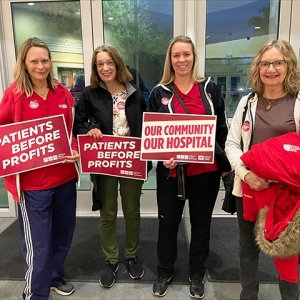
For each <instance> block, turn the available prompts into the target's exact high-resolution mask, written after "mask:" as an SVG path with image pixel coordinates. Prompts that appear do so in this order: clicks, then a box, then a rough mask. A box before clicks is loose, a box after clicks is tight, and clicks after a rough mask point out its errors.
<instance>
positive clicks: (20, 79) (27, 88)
mask: <svg viewBox="0 0 300 300" xmlns="http://www.w3.org/2000/svg"><path fill="white" fill-rule="evenodd" d="M32 47H40V48H44V49H46V50H47V51H48V54H49V60H50V62H51V53H50V50H49V48H48V46H47V44H46V43H45V42H43V41H42V40H40V39H38V38H36V37H33V38H29V39H27V40H26V41H25V42H24V43H23V44H22V46H21V48H20V50H19V53H18V57H17V62H16V66H15V69H14V81H15V82H16V92H17V93H23V92H24V93H25V94H26V96H27V97H29V96H31V95H32V94H33V84H32V81H31V78H30V75H29V73H28V71H27V70H26V66H25V60H26V55H27V52H28V50H29V49H30V48H32ZM47 85H48V88H52V89H56V84H55V81H54V75H53V68H52V63H51V67H50V72H49V74H48V76H47Z"/></svg>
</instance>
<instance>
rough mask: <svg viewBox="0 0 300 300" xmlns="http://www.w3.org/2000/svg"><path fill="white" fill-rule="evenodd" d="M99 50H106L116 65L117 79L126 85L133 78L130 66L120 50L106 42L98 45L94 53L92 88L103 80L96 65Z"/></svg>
mask: <svg viewBox="0 0 300 300" xmlns="http://www.w3.org/2000/svg"><path fill="white" fill-rule="evenodd" d="M99 52H106V53H107V54H108V55H109V56H110V57H111V59H112V60H113V61H114V63H115V65H116V78H115V79H116V81H118V82H119V83H122V84H125V85H126V84H127V83H128V82H129V81H131V80H132V79H133V77H132V75H131V74H130V72H129V70H128V68H127V67H126V66H125V63H124V61H123V59H122V57H121V55H120V54H119V52H118V51H117V50H116V48H115V47H113V46H111V45H108V44H106V45H102V46H98V47H97V48H96V49H95V50H94V53H93V57H92V63H91V77H90V84H91V87H92V88H97V87H98V86H99V84H100V82H101V78H100V76H99V74H98V70H97V66H96V59H97V54H98V53H99Z"/></svg>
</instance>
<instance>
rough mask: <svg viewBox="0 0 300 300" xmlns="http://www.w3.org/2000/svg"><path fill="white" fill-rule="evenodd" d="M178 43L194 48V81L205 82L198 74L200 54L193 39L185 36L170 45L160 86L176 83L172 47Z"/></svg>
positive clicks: (178, 37) (177, 37)
mask: <svg viewBox="0 0 300 300" xmlns="http://www.w3.org/2000/svg"><path fill="white" fill-rule="evenodd" d="M177 42H181V43H187V44H190V45H191V46H192V52H193V56H194V63H193V67H192V76H193V80H194V81H198V82H199V81H203V80H204V78H203V77H201V76H200V75H199V74H198V64H199V59H198V54H197V50H196V47H195V45H194V43H193V42H192V40H191V38H190V37H188V36H185V35H179V36H176V37H175V38H174V39H173V40H172V41H171V43H170V45H169V47H168V50H167V54H166V59H165V65H164V72H163V76H162V79H161V80H160V84H169V83H172V82H174V79H175V71H174V69H173V67H172V63H171V58H172V57H171V55H172V47H173V45H174V44H175V43H177Z"/></svg>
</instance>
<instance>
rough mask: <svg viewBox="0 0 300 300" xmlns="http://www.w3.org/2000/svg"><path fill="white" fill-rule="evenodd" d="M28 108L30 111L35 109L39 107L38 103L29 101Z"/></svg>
mask: <svg viewBox="0 0 300 300" xmlns="http://www.w3.org/2000/svg"><path fill="white" fill-rule="evenodd" d="M29 107H30V108H32V109H37V108H38V107H39V103H38V101H37V100H31V101H30V102H29Z"/></svg>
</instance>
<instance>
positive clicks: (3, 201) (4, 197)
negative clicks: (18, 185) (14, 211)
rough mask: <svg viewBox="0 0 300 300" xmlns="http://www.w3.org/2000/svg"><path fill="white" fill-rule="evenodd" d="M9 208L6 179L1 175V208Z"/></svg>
mask: <svg viewBox="0 0 300 300" xmlns="http://www.w3.org/2000/svg"><path fill="white" fill-rule="evenodd" d="M1 208H8V198H7V191H6V189H5V187H4V179H3V177H0V209H1Z"/></svg>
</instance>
